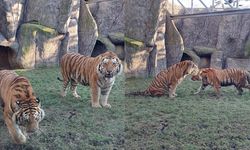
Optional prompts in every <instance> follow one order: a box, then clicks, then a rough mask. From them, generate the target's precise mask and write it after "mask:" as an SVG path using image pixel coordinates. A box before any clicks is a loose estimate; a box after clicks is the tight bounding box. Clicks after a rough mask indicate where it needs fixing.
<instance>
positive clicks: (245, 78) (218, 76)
mask: <svg viewBox="0 0 250 150" xmlns="http://www.w3.org/2000/svg"><path fill="white" fill-rule="evenodd" d="M191 79H192V80H193V81H197V80H198V81H202V84H201V86H200V87H199V89H198V90H197V92H195V93H194V94H198V93H200V92H201V91H203V90H205V88H206V87H207V86H208V85H211V86H212V87H213V88H214V90H215V92H216V94H217V96H219V95H220V88H221V86H230V85H234V86H235V87H236V89H237V90H238V94H239V95H242V93H243V88H247V89H250V73H249V72H248V71H246V70H241V69H235V68H232V69H214V68H203V69H201V70H200V71H199V73H198V75H195V76H192V78H191Z"/></svg>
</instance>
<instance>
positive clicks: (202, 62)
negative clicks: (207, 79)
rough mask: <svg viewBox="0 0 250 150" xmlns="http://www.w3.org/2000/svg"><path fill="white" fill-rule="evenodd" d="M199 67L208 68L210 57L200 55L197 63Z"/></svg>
mask: <svg viewBox="0 0 250 150" xmlns="http://www.w3.org/2000/svg"><path fill="white" fill-rule="evenodd" d="M198 67H199V68H209V67H210V57H200V62H199V64H198Z"/></svg>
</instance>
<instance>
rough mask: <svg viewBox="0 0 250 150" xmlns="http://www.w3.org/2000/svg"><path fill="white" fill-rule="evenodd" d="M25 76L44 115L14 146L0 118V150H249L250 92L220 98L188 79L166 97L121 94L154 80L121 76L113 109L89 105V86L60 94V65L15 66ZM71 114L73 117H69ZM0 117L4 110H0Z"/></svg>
mask: <svg viewBox="0 0 250 150" xmlns="http://www.w3.org/2000/svg"><path fill="white" fill-rule="evenodd" d="M17 72H18V74H20V75H24V76H26V77H28V78H29V79H30V81H31V84H32V86H33V88H34V90H35V93H36V94H37V96H38V97H39V98H40V99H41V101H42V107H43V108H44V110H45V113H46V116H45V119H44V120H43V121H42V122H41V123H40V128H41V130H42V131H41V132H39V133H37V134H35V135H32V136H31V137H30V138H29V140H28V142H27V144H24V145H15V144H13V143H12V140H11V138H10V136H9V134H8V132H7V128H6V126H5V125H4V121H3V119H0V149H1V150H2V149H53V150H54V149H56V150H60V149H129V150H130V149H156V150H158V149H171V150H172V149H178V150H179V149H190V150H194V149H249V145H250V117H249V114H250V100H249V98H250V93H249V91H247V90H245V92H244V94H243V95H242V96H239V95H237V91H236V90H235V89H234V88H233V87H225V88H222V93H223V96H221V97H220V98H219V99H217V98H216V96H215V95H214V91H213V89H212V88H210V89H208V90H206V91H205V92H203V93H202V94H200V95H193V94H192V93H193V92H194V91H195V90H196V89H197V88H198V87H199V82H192V81H190V79H188V78H187V79H186V80H185V81H184V82H183V83H182V84H181V85H180V86H179V87H178V88H177V94H178V96H177V97H176V98H174V99H170V98H168V97H167V96H164V97H161V98H152V97H133V96H132V97H124V93H125V92H124V91H125V90H126V92H129V91H135V90H136V91H137V90H143V89H145V88H146V87H147V86H148V84H149V83H150V81H151V80H152V79H127V80H126V81H125V80H124V76H119V77H118V78H117V80H116V82H115V85H114V87H113V89H112V91H111V95H110V98H109V102H110V104H111V105H112V108H111V109H106V108H101V109H93V108H91V105H90V94H89V88H88V87H84V86H78V93H79V94H80V95H81V97H82V98H81V99H80V100H78V99H76V98H74V97H73V96H72V94H71V92H70V91H69V92H68V94H67V96H66V97H65V98H62V97H61V96H60V94H59V93H60V89H61V84H62V83H61V82H59V81H58V80H57V79H56V77H57V76H60V73H59V69H58V68H51V69H36V70H18V71H17ZM72 114H75V115H72ZM0 118H2V112H1V113H0Z"/></svg>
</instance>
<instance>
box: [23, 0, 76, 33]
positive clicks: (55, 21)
mask: <svg viewBox="0 0 250 150" xmlns="http://www.w3.org/2000/svg"><path fill="white" fill-rule="evenodd" d="M71 9H72V0H56V1H51V0H26V7H25V13H24V22H32V21H36V22H39V24H41V25H44V26H48V27H50V28H53V29H56V31H57V32H59V33H66V32H67V30H68V24H69V17H70V12H71Z"/></svg>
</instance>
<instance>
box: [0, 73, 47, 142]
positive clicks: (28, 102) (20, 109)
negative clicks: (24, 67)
mask: <svg viewBox="0 0 250 150" xmlns="http://www.w3.org/2000/svg"><path fill="white" fill-rule="evenodd" d="M0 101H1V103H2V106H3V116H4V120H5V123H6V125H7V128H8V131H9V133H10V135H11V137H12V139H13V141H14V142H15V143H16V144H23V143H25V142H26V139H27V138H26V136H25V134H24V132H23V131H22V130H20V126H24V127H25V128H26V131H27V132H34V131H36V130H38V129H39V122H40V121H41V120H42V119H43V118H44V116H45V114H44V111H43V109H41V106H40V100H39V99H38V98H37V97H36V96H35V95H34V92H33V89H32V86H31V84H30V82H29V80H28V79H27V78H25V77H22V76H18V75H17V74H16V73H15V72H14V71H10V70H1V71H0Z"/></svg>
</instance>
